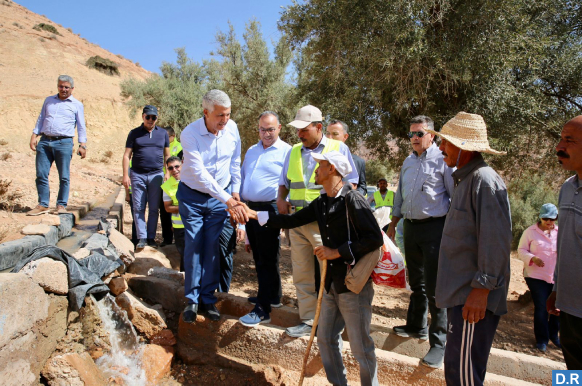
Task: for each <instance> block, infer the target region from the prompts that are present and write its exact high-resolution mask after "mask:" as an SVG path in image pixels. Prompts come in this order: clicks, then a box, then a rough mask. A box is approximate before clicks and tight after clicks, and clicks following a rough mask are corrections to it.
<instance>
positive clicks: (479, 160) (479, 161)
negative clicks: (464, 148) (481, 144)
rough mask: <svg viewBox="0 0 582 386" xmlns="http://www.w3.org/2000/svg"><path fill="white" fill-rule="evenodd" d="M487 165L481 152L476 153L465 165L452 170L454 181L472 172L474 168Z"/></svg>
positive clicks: (457, 181)
mask: <svg viewBox="0 0 582 386" xmlns="http://www.w3.org/2000/svg"><path fill="white" fill-rule="evenodd" d="M485 166H489V165H487V163H486V162H485V160H484V159H483V156H482V155H481V153H478V154H477V155H476V156H475V158H473V159H472V160H471V161H469V162H468V163H467V164H466V165H465V166H463V167H462V168H460V169H457V170H455V171H454V172H453V179H454V180H455V183H459V182H461V181H462V180H464V179H465V177H467V176H468V175H469V174H470V173H472V172H473V171H474V170H475V169H479V168H482V167H485Z"/></svg>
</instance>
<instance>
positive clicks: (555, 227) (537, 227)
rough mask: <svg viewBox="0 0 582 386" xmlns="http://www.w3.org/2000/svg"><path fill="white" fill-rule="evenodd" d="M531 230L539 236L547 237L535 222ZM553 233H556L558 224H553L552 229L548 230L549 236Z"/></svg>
mask: <svg viewBox="0 0 582 386" xmlns="http://www.w3.org/2000/svg"><path fill="white" fill-rule="evenodd" d="M532 226H533V228H534V229H535V230H536V232H538V233H539V234H541V235H542V236H546V237H547V236H548V235H547V234H546V233H545V232H544V231H543V230H541V229H540V227H539V226H538V223H537V222H536V223H535V224H533V225H532ZM554 232H556V233H557V232H558V224H556V223H554V229H552V230H550V236H551V235H552V234H553V233H554Z"/></svg>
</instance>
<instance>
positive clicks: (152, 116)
mask: <svg viewBox="0 0 582 386" xmlns="http://www.w3.org/2000/svg"><path fill="white" fill-rule="evenodd" d="M145 119H146V120H147V121H155V120H157V119H158V116H157V115H146V117H145Z"/></svg>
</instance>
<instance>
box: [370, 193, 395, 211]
mask: <svg viewBox="0 0 582 386" xmlns="http://www.w3.org/2000/svg"><path fill="white" fill-rule="evenodd" d="M374 202H375V203H376V208H381V207H383V206H394V192H393V191H391V190H388V191H386V197H385V198H382V193H380V191H379V190H376V191H375V192H374Z"/></svg>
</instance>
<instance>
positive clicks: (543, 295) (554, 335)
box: [525, 277, 560, 344]
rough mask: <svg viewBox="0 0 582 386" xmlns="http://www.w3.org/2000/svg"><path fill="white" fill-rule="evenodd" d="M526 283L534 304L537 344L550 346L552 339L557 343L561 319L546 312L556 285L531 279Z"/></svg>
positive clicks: (526, 279)
mask: <svg viewBox="0 0 582 386" xmlns="http://www.w3.org/2000/svg"><path fill="white" fill-rule="evenodd" d="M525 282H526V283H527V286H528V287H529V290H530V292H531V297H532V300H533V304H534V335H535V337H536V343H538V344H540V343H543V344H548V341H549V340H550V339H551V340H552V341H554V342H557V341H558V330H559V328H560V319H559V317H558V316H556V315H549V314H548V311H547V310H546V300H548V297H549V296H550V294H551V293H552V289H553V288H554V285H553V284H550V283H548V282H546V281H544V280H540V279H533V278H531V277H526V278H525Z"/></svg>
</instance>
